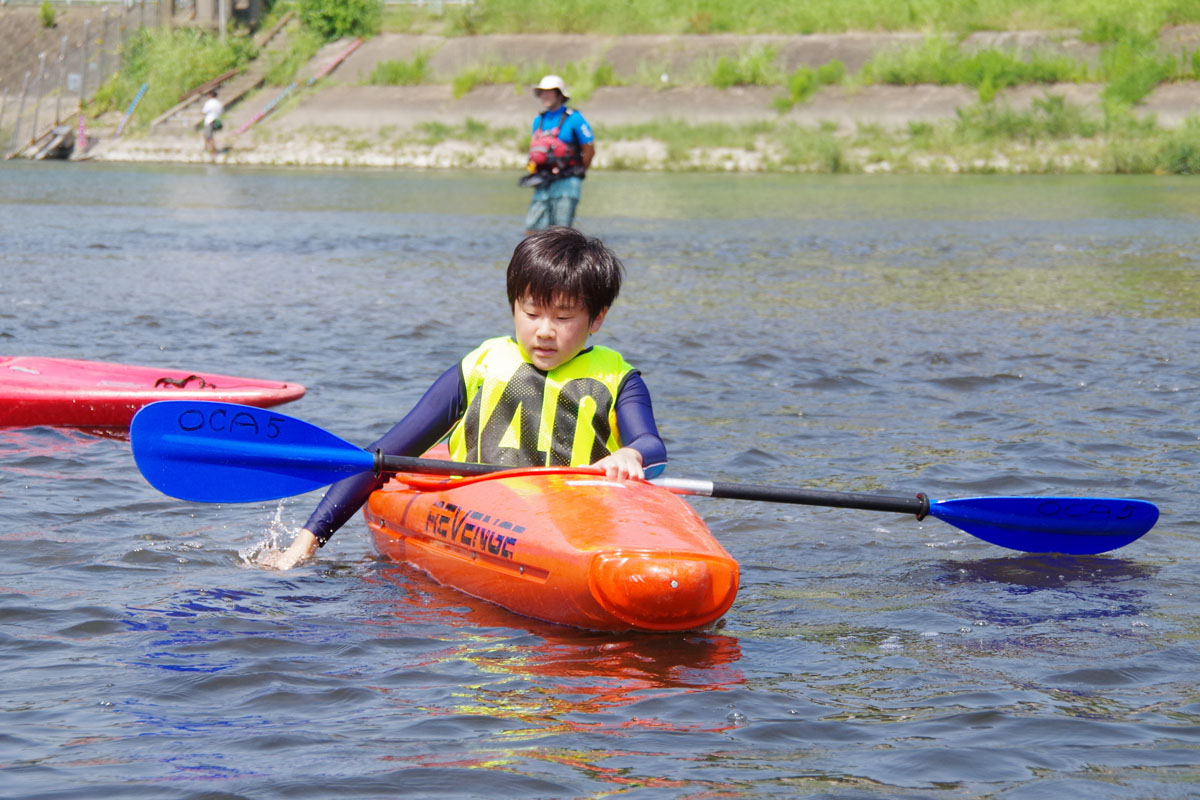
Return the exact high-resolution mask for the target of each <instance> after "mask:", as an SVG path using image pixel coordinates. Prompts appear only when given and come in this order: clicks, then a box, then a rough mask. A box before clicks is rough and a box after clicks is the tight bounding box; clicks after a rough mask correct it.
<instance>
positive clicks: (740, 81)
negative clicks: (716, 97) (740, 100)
mask: <svg viewBox="0 0 1200 800" xmlns="http://www.w3.org/2000/svg"><path fill="white" fill-rule="evenodd" d="M778 53H779V51H778V50H777V49H776V48H774V47H754V48H751V49H750V50H748V51H746V52H744V53H742V54H741V55H740V56H739V57H738V58H736V59H732V58H726V57H725V56H721V57H720V58H719V59H717V64H716V66H715V67H713V70H712V77H711V79H710V81H709V83H710V84H711V85H712V86H715V87H716V88H718V89H728V88H730V87H733V86H777V85H779V84H780V83H782V82H783V73H782V71H781V70H780V69H779V68H778V67H776V66H775V57H776V55H778Z"/></svg>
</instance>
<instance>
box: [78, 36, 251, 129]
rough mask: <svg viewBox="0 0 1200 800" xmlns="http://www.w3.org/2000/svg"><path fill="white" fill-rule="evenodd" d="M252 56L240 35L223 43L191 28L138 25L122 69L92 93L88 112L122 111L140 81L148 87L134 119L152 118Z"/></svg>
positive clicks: (138, 87)
mask: <svg viewBox="0 0 1200 800" xmlns="http://www.w3.org/2000/svg"><path fill="white" fill-rule="evenodd" d="M254 55H255V51H254V45H253V44H252V43H251V41H250V40H249V39H248V38H246V37H245V36H227V37H226V38H225V40H224V41H222V40H221V39H220V38H218V37H216V36H209V35H207V34H204V33H201V32H199V31H197V30H194V29H190V28H175V29H171V28H157V29H150V28H142V29H141V30H139V31H138V32H137V33H136V34H134V35H133V36H132V37H131V38H130V40H129V44H128V46H127V49H126V50H125V63H124V66H123V67H122V68H121V71H120V72H118V73H116V74H115V75H113V76H112V77H111V78H109V79H108V81H106V82H105V83H104V85H103V86H101V87H100V89H99V90H98V91H97V92H96V96H95V97H94V98H93V99H92V101H91V106H90V111H91V112H92V113H93V114H100V113H103V112H105V111H108V110H112V109H116V110H120V111H124V110H125V108H126V107H127V106H128V104H129V103H130V102H132V100H133V98H134V97H135V96H136V95H137V92H138V90H139V89H140V88H141V86H142V84H143V83H145V84H148V85H149V89H148V90H147V91H146V94H145V96H144V97H143V98H142V101H141V103H140V104H139V105H138V111H137V120H139V121H148V120H151V119H153V118H154V117H156V116H158V115H159V114H161V113H162V112H164V111H166V110H167V109H168V108H171V107H172V106H174V105H175V104H176V103H177V102H179V97H180V95H182V94H183V93H184V92H187V91H189V90H190V89H193V88H195V87H196V86H197V85H199V84H200V83H202V82H203V81H205V80H208V79H209V78H214V77H216V76H217V75H220V74H222V73H224V72H228V71H229V70H231V69H233V68H235V67H241V66H244V65H245V64H246V63H247V62H249V61H250V59H251V58H252V57H253V56H254Z"/></svg>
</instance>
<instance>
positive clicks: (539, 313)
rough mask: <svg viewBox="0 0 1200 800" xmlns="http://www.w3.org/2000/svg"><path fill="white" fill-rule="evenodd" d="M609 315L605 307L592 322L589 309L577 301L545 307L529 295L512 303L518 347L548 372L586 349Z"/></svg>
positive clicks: (560, 300) (559, 301) (561, 302)
mask: <svg viewBox="0 0 1200 800" xmlns="http://www.w3.org/2000/svg"><path fill="white" fill-rule="evenodd" d="M607 313H608V309H607V308H606V309H604V310H603V311H601V312H600V313H599V314H598V315H597V316H596V318H595V319H593V320H589V319H588V313H587V309H586V308H584V307H583V304H582V303H580V302H579V301H578V300H575V301H573V302H572V301H568V300H565V299H562V298H560V299H558V300H556V301H555V302H554V303H551V304H550V305H545V306H543V305H538V304H537V303H535V302H533V298H531V297H529V296H528V295H526V296H525V297H523V298H522V299H520V300H518V301H517V302H515V303H513V321H514V322H515V323H516V329H517V335H516V338H517V344H518V345H520V346H521V352H523V353H524V354H525V355H526V356H528V357H529V360H530V362H532V364H533V365H534V366H535V367H537V368H538V369H540V370H543V371H545V372H549V371H550V370H552V369H554V368H555V367H558V366H561V365H563V364H565V363H567V362H568V361H570V360H571V359H572V358H574V357H575V356H577V355H579V352H580V351H581V350H583V348H585V347H587V340H588V336H589V335H591V334H593V333H595V332H596V331H598V330H600V326H601V325H602V324H604V315H605V314H607Z"/></svg>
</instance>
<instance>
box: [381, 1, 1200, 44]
mask: <svg viewBox="0 0 1200 800" xmlns="http://www.w3.org/2000/svg"><path fill="white" fill-rule="evenodd" d="M431 5H432V4H431ZM446 8H447V10H446V11H445V13H444V15H442V16H436V15H434V14H433V13H431V12H430V11H427V10H423V9H420V8H415V7H405V6H401V7H396V6H388V7H387V11H386V13H385V15H384V18H383V23H382V24H383V29H384V30H385V31H391V32H404V33H409V32H439V33H445V34H447V35H452V36H470V35H476V34H492V33H596V34H611V35H622V34H638V33H661V34H689V33H692V34H708V33H778V34H797V33H845V32H848V31H946V32H953V33H964V34H965V33H970V32H972V31H981V30H995V31H1012V30H1063V29H1076V30H1081V31H1085V32H1087V33H1088V35H1089V36H1093V37H1102V36H1104V35H1105V30H1106V29H1107V28H1112V27H1115V28H1122V27H1127V26H1128V25H1129V24H1131V23H1132V24H1136V25H1138V26H1139V27H1141V28H1143V29H1145V30H1158V29H1160V28H1161V27H1162V26H1163V25H1179V24H1185V23H1189V22H1200V4H1197V3H1196V2H1195V0H970V1H969V2H946V0H856V1H855V2H847V1H846V0H804V2H797V1H796V0H754V2H745V0H689V2H686V3H680V2H678V1H677V0H475V2H474V3H472V4H470V5H464V6H447V7H446ZM1092 40H1093V41H1111V39H1102V38H1093V39H1092Z"/></svg>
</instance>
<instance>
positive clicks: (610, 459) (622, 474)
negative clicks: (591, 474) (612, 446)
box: [592, 447, 646, 480]
mask: <svg viewBox="0 0 1200 800" xmlns="http://www.w3.org/2000/svg"><path fill="white" fill-rule="evenodd" d="M592 466H593V467H602V468H603V469H604V474H605V475H606V476H608V477H609V478H612V479H614V480H626V479H630V478H636V479H638V480H641V479H642V478H644V477H646V473H645V472H644V471H643V470H642V454H641V453H639V452H638V451H637V450H634V449H633V448H632V447H622V448H621V449H620V450H618V451H617V452H615V453H610V454H609V455H607V456H605V457H604V458H602V459H600V460H599V461H597V462H596V463H595V464H593V465H592Z"/></svg>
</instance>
